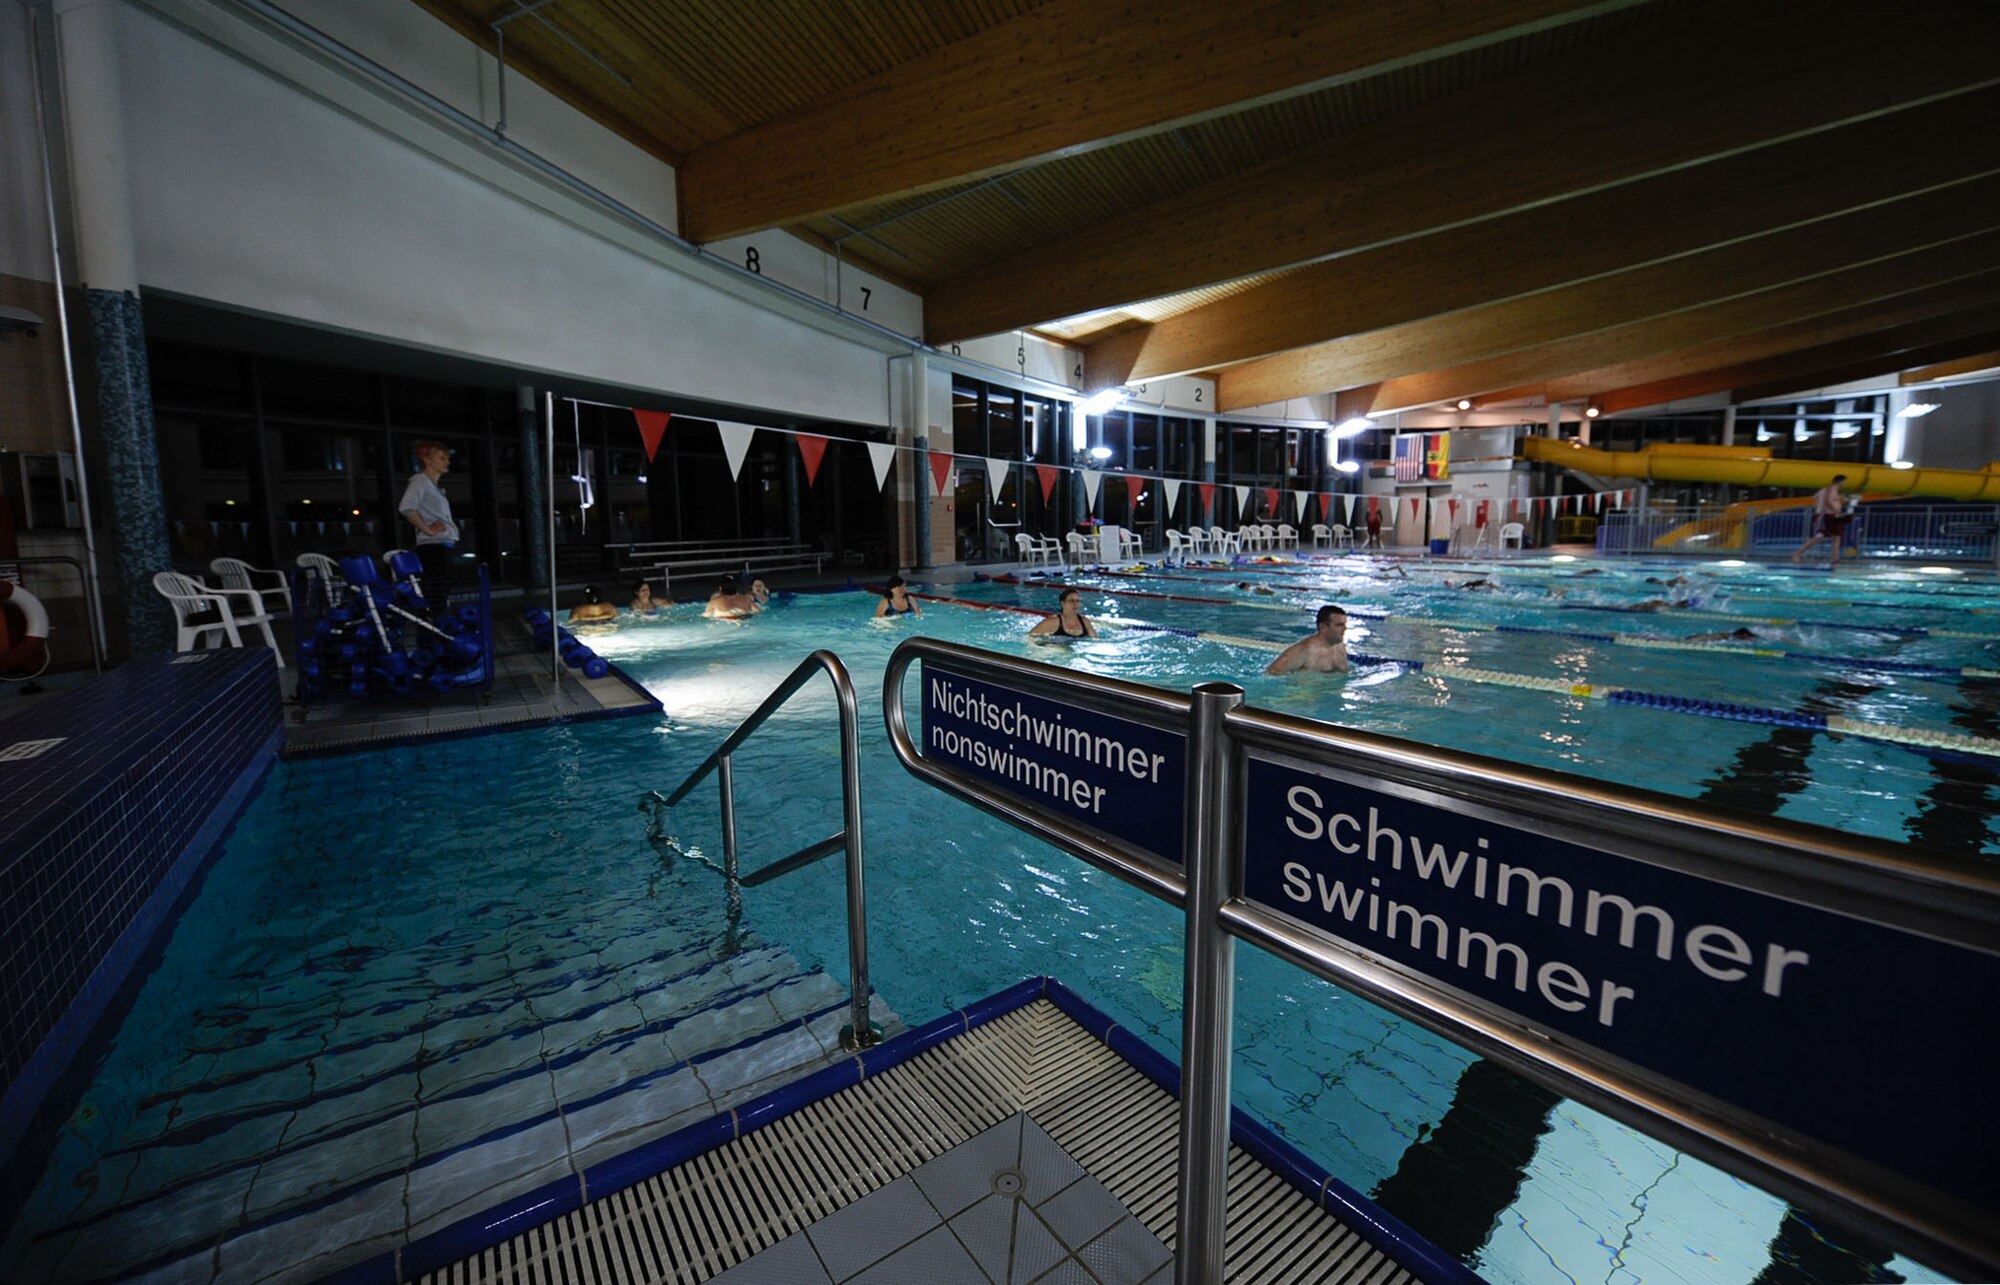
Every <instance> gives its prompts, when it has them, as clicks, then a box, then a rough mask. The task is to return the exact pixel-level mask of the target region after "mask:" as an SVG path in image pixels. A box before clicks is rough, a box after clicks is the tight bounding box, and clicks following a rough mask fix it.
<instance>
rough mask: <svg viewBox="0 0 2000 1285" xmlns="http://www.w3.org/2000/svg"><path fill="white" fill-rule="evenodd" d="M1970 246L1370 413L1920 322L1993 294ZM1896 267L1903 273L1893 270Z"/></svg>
mask: <svg viewBox="0 0 2000 1285" xmlns="http://www.w3.org/2000/svg"><path fill="white" fill-rule="evenodd" d="M1975 240H1976V241H1978V242H1979V244H1978V245H1977V246H1975V247H1973V250H1972V253H1971V254H1970V255H1968V256H1967V258H1966V259H1965V260H1961V261H1959V262H1956V263H1949V262H1939V261H1937V260H1936V259H1935V257H1934V256H1935V255H1936V253H1937V252H1936V251H1927V252H1924V253H1922V254H1918V255H1906V256H1904V257H1903V258H1902V259H1897V260H1891V261H1889V263H1888V264H1886V265H1885V264H1871V265H1869V266H1867V267H1865V268H1857V269H1853V270H1851V271H1849V272H1845V273H1839V274H1836V275H1834V276H1832V277H1827V278H1822V279H1821V280H1818V281H1812V282H1807V283H1805V284H1804V285H1802V286H1788V287H1786V288H1784V289H1782V290H1774V291H1767V292H1765V293H1764V294H1761V295H1753V296H1751V297H1749V298H1748V299H1732V300H1729V301H1727V302H1725V303H1719V304H1714V305H1712V306H1710V307H1707V308H1695V309H1690V310H1689V311H1687V312H1682V313H1676V314H1674V315H1673V316H1670V317H1657V318H1654V319H1653V320H1650V321H1644V322H1640V323H1638V324H1636V325H1632V326H1623V327H1620V328H1618V329H1616V330H1609V331H1600V332H1598V333H1596V334H1592V335H1584V336H1581V337H1579V338H1575V339H1567V340H1563V341H1561V342H1559V343H1554V344H1545V345H1543V346H1541V347H1539V348H1530V349H1524V350H1522V351H1520V352H1513V353H1508V354H1507V355H1505V356H1503V357H1493V358H1488V359H1486V360H1484V361H1477V362H1471V363H1468V364H1466V365H1463V366H1453V367H1446V368H1443V369H1438V370H1431V371H1425V372H1423V373H1422V374H1413V375H1407V376H1405V377H1403V378H1401V379H1392V380H1389V381H1386V382H1385V383H1384V384H1383V385H1382V387H1381V389H1380V390H1379V391H1378V392H1377V393H1376V395H1375V401H1374V404H1373V406H1372V407H1371V408H1370V409H1371V412H1372V413H1380V412H1383V411H1391V410H1407V409H1410V408H1412V407H1416V406H1430V405H1439V404H1443V403H1446V402H1451V401H1455V400H1457V399H1459V398H1461V397H1478V396H1480V395H1481V394H1483V393H1489V392H1492V391H1494V390H1496V389H1502V388H1515V387H1518V386H1520V385H1523V384H1532V383H1536V382H1540V381H1546V387H1547V388H1548V389H1549V390H1550V391H1549V393H1548V395H1549V396H1550V397H1551V398H1552V399H1553V400H1557V401H1566V400H1570V399H1569V398H1568V397H1565V396H1563V395H1562V393H1561V392H1560V391H1559V390H1560V388H1561V383H1560V380H1561V379H1562V377H1563V376H1568V375H1580V374H1582V373H1583V372H1586V371H1603V370H1606V369H1608V368H1611V367H1618V366H1623V365H1627V364H1633V363H1640V362H1645V361H1647V360H1648V359H1653V362H1654V364H1653V365H1652V366H1651V367H1650V369H1652V370H1653V371H1655V372H1657V374H1656V376H1655V377H1657V378H1671V377H1673V376H1675V375H1679V374H1689V373H1693V372H1695V371H1699V370H1704V369H1707V368H1709V367H1712V366H1721V365H1730V364H1735V363H1737V362H1742V361H1748V360H1752V359H1754V358H1757V357H1767V356H1774V355H1776V354H1777V353H1780V352H1785V351H1789V350H1791V349H1795V348H1807V347H1811V346H1813V345H1815V344H1821V343H1830V342H1832V341H1834V340H1836V339H1845V338H1847V337H1849V336H1850V335H1856V334H1865V333H1866V332H1868V331H1870V330H1876V329H1880V328H1882V327H1884V326H1888V325H1900V324H1903V323H1905V322H1912V321H1921V320H1923V319H1924V318H1926V317H1931V316H1936V315H1939V314H1941V313H1946V312H1952V311H1956V310H1958V309H1960V308H1965V307H1970V306H1973V305H1976V304H1980V303H1985V302H1987V301H1988V300H1990V299H1992V298H1996V297H2000V267H1996V265H2000V258H1996V257H1994V256H1995V253H1996V251H2000V244H1994V239H1993V238H1991V237H1988V238H1975ZM1958 244H1960V245H1965V244H1967V243H1964V242H1961V243H1958ZM1905 266H1907V268H1908V269H1910V270H1909V271H1907V272H1905V271H1902V270H1901V269H1903V268H1904V267H1905ZM1628 382H1637V381H1635V380H1630V379H1624V378H1620V379H1619V380H1618V381H1617V382H1616V383H1612V384H1610V385H1608V386H1610V387H1620V386H1622V385H1623V384H1625V383H1628ZM1218 400H1219V399H1218Z"/></svg>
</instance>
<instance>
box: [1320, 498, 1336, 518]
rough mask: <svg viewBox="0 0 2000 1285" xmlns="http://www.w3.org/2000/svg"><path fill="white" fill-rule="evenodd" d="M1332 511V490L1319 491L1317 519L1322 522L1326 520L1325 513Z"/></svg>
mask: <svg viewBox="0 0 2000 1285" xmlns="http://www.w3.org/2000/svg"><path fill="white" fill-rule="evenodd" d="M1332 511H1333V492H1331V491H1321V492H1320V493H1319V520H1320V521H1322V522H1324V521H1326V515H1327V514H1328V513H1330V512H1332Z"/></svg>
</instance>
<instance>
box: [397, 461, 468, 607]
mask: <svg viewBox="0 0 2000 1285" xmlns="http://www.w3.org/2000/svg"><path fill="white" fill-rule="evenodd" d="M416 456H417V464H418V467H419V470H420V471H419V472H418V473H417V474H416V475H415V476H413V477H412V478H411V479H410V484H409V485H408V486H406V487H404V488H403V499H402V501H401V503H399V504H397V505H396V511H397V512H399V513H401V514H402V515H403V516H404V517H405V518H406V519H408V520H409V523H410V525H411V526H413V527H415V528H416V529H417V560H418V561H419V562H422V563H423V564H424V596H425V597H426V598H428V599H429V600H430V602H431V605H432V606H433V607H442V606H444V601H445V597H446V595H447V594H448V593H449V592H450V589H451V551H452V549H453V547H454V546H455V545H457V544H458V524H457V523H456V522H453V521H452V520H451V501H450V500H449V499H447V498H446V497H445V493H444V489H443V488H442V487H440V486H439V485H438V483H439V481H440V480H442V479H443V477H444V475H445V474H446V473H449V472H450V471H451V452H450V451H449V450H447V449H445V445H444V443H442V442H418V443H417V446H416Z"/></svg>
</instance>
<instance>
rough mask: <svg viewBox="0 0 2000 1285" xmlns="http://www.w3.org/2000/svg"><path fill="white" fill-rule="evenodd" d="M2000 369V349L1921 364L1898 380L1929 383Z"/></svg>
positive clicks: (1904, 384)
mask: <svg viewBox="0 0 2000 1285" xmlns="http://www.w3.org/2000/svg"><path fill="white" fill-rule="evenodd" d="M1987 370H2000V349H1995V350H1994V351H1992V352H1981V353H1974V354H1972V355H1971V356H1969V357H1957V358H1954V359H1952V360H1950V361H1940V362H1938V363H1936V364H1935V365H1929V366H1919V367H1917V368H1916V369H1914V370H1905V371H1904V372H1903V374H1902V378H1901V379H1900V380H1899V381H1898V382H1900V383H1901V384H1902V385H1903V386H1904V387H1906V388H1907V387H1909V386H1910V385H1911V384H1929V383H1934V382H1936V381H1937V380H1940V379H1957V378H1958V377H1959V376H1961V375H1976V374H1979V373H1980V372H1981V371H1987Z"/></svg>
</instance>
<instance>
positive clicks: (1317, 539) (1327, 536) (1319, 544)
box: [1312, 522, 1333, 549]
mask: <svg viewBox="0 0 2000 1285" xmlns="http://www.w3.org/2000/svg"><path fill="white" fill-rule="evenodd" d="M1312 535H1313V548H1315V549H1331V548H1332V547H1333V532H1332V531H1330V530H1329V529H1327V526H1326V524H1325V523H1324V522H1315V523H1313V527H1312Z"/></svg>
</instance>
